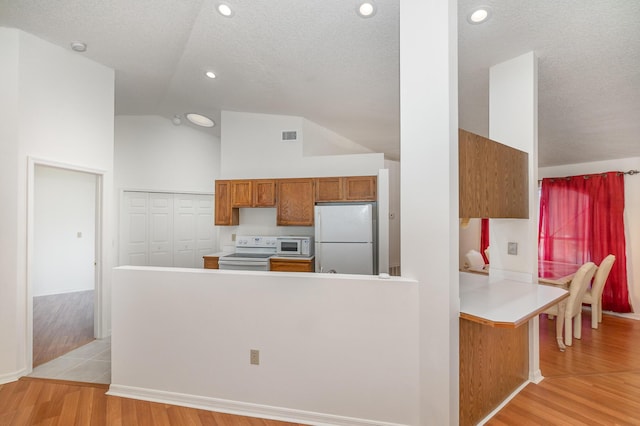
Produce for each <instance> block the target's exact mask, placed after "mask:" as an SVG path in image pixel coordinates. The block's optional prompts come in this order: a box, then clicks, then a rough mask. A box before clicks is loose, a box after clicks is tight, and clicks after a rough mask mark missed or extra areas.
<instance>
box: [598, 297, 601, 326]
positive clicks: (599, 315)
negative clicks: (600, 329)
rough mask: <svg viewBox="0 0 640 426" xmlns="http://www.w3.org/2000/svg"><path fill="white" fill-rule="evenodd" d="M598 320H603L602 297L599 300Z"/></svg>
mask: <svg viewBox="0 0 640 426" xmlns="http://www.w3.org/2000/svg"><path fill="white" fill-rule="evenodd" d="M598 322H602V299H600V300H598Z"/></svg>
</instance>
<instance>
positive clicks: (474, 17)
mask: <svg viewBox="0 0 640 426" xmlns="http://www.w3.org/2000/svg"><path fill="white" fill-rule="evenodd" d="M490 17H491V8H490V7H489V6H479V7H476V8H475V9H473V10H472V11H471V12H469V14H467V22H469V23H470V24H473V25H475V24H481V23H483V22H486V21H487V20H488V19H489V18H490Z"/></svg>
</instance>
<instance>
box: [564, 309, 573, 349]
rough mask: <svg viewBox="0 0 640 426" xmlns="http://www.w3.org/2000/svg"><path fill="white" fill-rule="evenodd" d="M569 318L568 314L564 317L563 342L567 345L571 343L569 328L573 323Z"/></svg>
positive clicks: (571, 335)
mask: <svg viewBox="0 0 640 426" xmlns="http://www.w3.org/2000/svg"><path fill="white" fill-rule="evenodd" d="M571 319H572V318H571V317H570V316H566V317H564V344H565V345H567V346H571V345H572V344H573V333H572V330H571V328H572V326H573V324H571Z"/></svg>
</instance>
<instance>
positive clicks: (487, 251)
mask: <svg viewBox="0 0 640 426" xmlns="http://www.w3.org/2000/svg"><path fill="white" fill-rule="evenodd" d="M484 256H485V257H486V258H487V261H489V262H491V259H489V246H487V248H486V249H484Z"/></svg>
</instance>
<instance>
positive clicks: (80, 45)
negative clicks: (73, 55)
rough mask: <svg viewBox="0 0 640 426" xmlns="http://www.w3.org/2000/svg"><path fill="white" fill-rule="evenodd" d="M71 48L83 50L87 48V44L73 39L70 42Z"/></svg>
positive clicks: (77, 50) (76, 50)
mask: <svg viewBox="0 0 640 426" xmlns="http://www.w3.org/2000/svg"><path fill="white" fill-rule="evenodd" d="M71 49H72V50H74V51H75V52H85V51H86V50H87V45H86V43H82V42H80V41H74V42H72V43H71Z"/></svg>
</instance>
